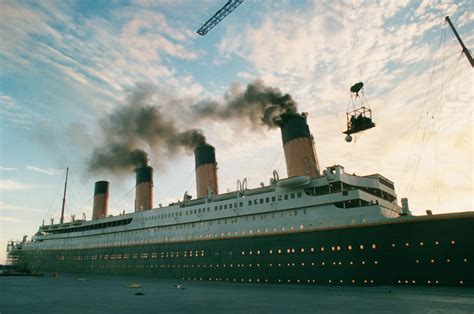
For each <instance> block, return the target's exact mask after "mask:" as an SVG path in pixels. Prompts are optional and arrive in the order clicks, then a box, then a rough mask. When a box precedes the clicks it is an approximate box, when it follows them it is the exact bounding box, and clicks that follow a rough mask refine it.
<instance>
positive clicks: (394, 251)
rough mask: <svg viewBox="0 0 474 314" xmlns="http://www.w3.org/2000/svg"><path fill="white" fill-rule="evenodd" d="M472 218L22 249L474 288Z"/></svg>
mask: <svg viewBox="0 0 474 314" xmlns="http://www.w3.org/2000/svg"><path fill="white" fill-rule="evenodd" d="M473 227H474V216H473V215H471V213H464V214H447V215H436V216H425V217H419V218H410V219H406V220H397V221H396V222H387V223H378V224H365V225H357V226H346V227H332V228H327V229H315V230H304V231H303V230H299V231H295V232H287V233H280V234H275V233H274V234H260V235H253V236H247V237H234V238H232V237H226V238H222V239H207V240H200V241H185V242H184V241H183V242H172V243H169V242H168V243H156V244H146V245H133V246H114V247H109V248H98V249H83V250H54V251H46V250H45V251H41V250H29V249H28V250H25V249H23V250H17V251H15V252H14V253H12V254H15V255H16V258H17V265H18V266H19V267H20V268H24V269H29V270H33V271H54V272H74V273H87V274H95V273H97V274H117V275H138V276H148V277H157V278H177V279H184V280H211V281H227V282H252V283H285V284H288V283H289V284H325V285H327V284H329V285H400V284H403V285H406V284H408V285H448V286H474V272H473V271H472V270H473V269H474V267H473V260H474V249H473V248H474V228H473Z"/></svg>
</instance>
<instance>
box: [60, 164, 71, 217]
mask: <svg viewBox="0 0 474 314" xmlns="http://www.w3.org/2000/svg"><path fill="white" fill-rule="evenodd" d="M68 173H69V167H67V168H66V181H64V194H63V207H62V208H61V219H60V220H59V223H60V224H62V223H63V222H64V206H65V205H66V188H67V175H68Z"/></svg>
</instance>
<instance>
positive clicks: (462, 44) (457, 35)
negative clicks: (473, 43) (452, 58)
mask: <svg viewBox="0 0 474 314" xmlns="http://www.w3.org/2000/svg"><path fill="white" fill-rule="evenodd" d="M445 20H446V22H448V24H449V26H450V27H451V29H452V30H453V33H454V35H456V38H457V39H458V41H459V44H460V45H461V47H462V52H463V53H464V55H465V56H466V58H467V60H468V61H469V63H470V64H471V67H473V68H474V60H473V59H472V56H471V53H470V52H469V49H467V47H466V46H465V45H464V42H463V41H462V39H461V36H459V34H458V32H457V30H456V28H455V27H454V25H453V23H452V22H451V19H450V18H449V16H446V18H445Z"/></svg>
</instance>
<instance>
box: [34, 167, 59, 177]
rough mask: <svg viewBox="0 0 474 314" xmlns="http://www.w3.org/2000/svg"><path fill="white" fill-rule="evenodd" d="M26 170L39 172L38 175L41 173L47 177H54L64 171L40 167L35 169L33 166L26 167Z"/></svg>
mask: <svg viewBox="0 0 474 314" xmlns="http://www.w3.org/2000/svg"><path fill="white" fill-rule="evenodd" d="M26 169H28V170H31V171H35V172H39V173H43V174H47V175H48V176H56V175H58V174H61V173H63V172H64V170H61V169H53V168H40V167H35V166H30V165H27V166H26Z"/></svg>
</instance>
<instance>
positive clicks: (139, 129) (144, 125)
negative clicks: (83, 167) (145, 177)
mask: <svg viewBox="0 0 474 314" xmlns="http://www.w3.org/2000/svg"><path fill="white" fill-rule="evenodd" d="M154 94H155V89H154V87H153V86H152V85H149V84H137V85H136V86H135V88H134V90H133V91H131V92H130V95H129V96H128V99H127V102H126V104H125V105H124V106H121V107H118V108H117V109H115V110H114V111H113V112H112V113H110V114H109V115H107V116H106V117H104V118H102V119H101V121H100V125H101V130H102V134H103V138H104V143H103V144H102V145H101V146H100V147H97V148H95V149H94V150H93V152H92V156H91V158H90V159H89V163H88V166H89V170H90V171H93V172H94V171H107V170H108V171H112V172H114V173H116V174H120V173H126V172H130V171H131V169H134V168H140V167H143V166H146V165H147V164H148V154H147V153H146V152H145V150H147V151H149V152H152V153H153V155H154V156H155V158H157V159H158V158H160V159H164V158H166V157H168V158H169V157H174V156H176V155H177V154H178V153H180V152H181V151H182V150H190V151H192V150H193V149H194V148H195V147H196V146H197V145H201V144H205V143H206V137H205V136H204V134H203V133H202V131H201V130H199V129H190V130H184V131H182V130H180V129H179V128H178V126H177V125H176V124H175V122H174V121H173V120H171V119H168V117H167V115H166V114H165V112H162V111H161V110H160V108H159V107H157V106H155V105H153V104H152V98H153V95H154Z"/></svg>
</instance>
